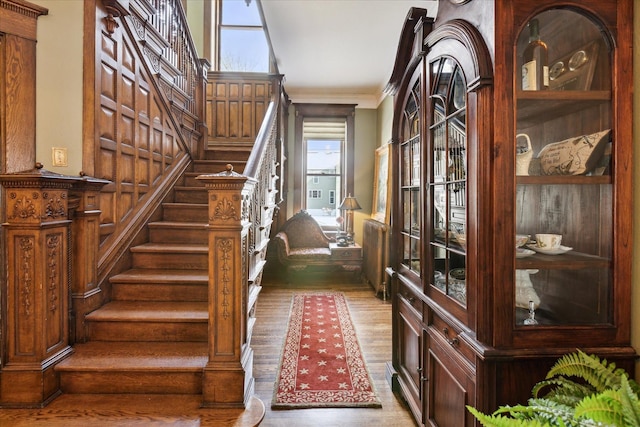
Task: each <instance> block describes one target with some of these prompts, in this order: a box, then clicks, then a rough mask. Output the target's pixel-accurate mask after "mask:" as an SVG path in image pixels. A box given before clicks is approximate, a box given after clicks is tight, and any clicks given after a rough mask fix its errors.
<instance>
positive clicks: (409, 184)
mask: <svg viewBox="0 0 640 427" xmlns="http://www.w3.org/2000/svg"><path fill="white" fill-rule="evenodd" d="M416 75H417V78H416V79H415V80H414V81H413V82H412V84H411V85H410V88H411V90H410V91H408V94H407V99H406V100H405V104H404V110H403V118H402V127H401V130H402V140H401V142H400V165H401V168H400V171H399V174H400V201H401V206H402V215H401V217H400V218H398V220H399V221H400V223H401V227H400V234H401V236H402V237H401V238H402V254H403V255H402V259H401V260H400V263H401V265H402V267H403V269H404V270H405V271H411V272H412V273H414V274H415V275H416V276H415V277H419V276H420V274H421V255H420V254H421V248H420V241H421V238H420V237H421V236H420V229H421V211H420V200H421V193H420V187H421V185H420V183H421V181H422V178H421V167H420V166H421V162H420V152H421V150H420V145H421V138H420V123H421V120H420V115H421V111H422V108H421V96H420V93H421V78H420V74H419V73H416Z"/></svg>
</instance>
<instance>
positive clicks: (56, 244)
mask: <svg viewBox="0 0 640 427" xmlns="http://www.w3.org/2000/svg"><path fill="white" fill-rule="evenodd" d="M46 244H47V270H48V272H47V278H48V281H49V284H48V285H47V294H48V296H47V299H48V300H49V311H52V312H55V311H56V310H57V309H58V293H57V290H58V283H59V271H58V270H59V269H58V256H59V250H60V245H61V242H60V235H58V234H53V235H49V236H47V243H46Z"/></svg>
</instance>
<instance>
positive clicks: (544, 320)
mask: <svg viewBox="0 0 640 427" xmlns="http://www.w3.org/2000/svg"><path fill="white" fill-rule="evenodd" d="M596 22H597V21H596V20H595V19H593V18H592V17H589V16H588V15H587V14H586V12H585V13H581V12H580V11H579V10H577V9H571V10H569V9H551V10H548V11H544V12H542V13H539V14H537V15H536V16H533V17H532V18H531V19H530V20H529V21H528V23H527V25H525V26H524V27H523V28H522V30H521V32H520V35H519V37H518V39H517V40H516V49H515V52H516V54H517V58H515V59H516V60H515V61H514V63H515V64H516V67H515V68H516V69H515V70H514V73H515V76H516V79H515V81H516V82H517V84H516V100H517V104H516V105H517V116H516V134H515V135H514V139H513V140H514V144H516V150H515V152H516V154H515V155H516V159H515V165H516V170H515V175H516V184H517V185H516V194H515V204H516V206H515V208H516V209H515V212H516V218H515V226H516V227H515V228H516V230H515V232H516V240H518V237H521V239H522V240H521V241H520V242H518V243H517V244H516V246H517V248H516V249H515V254H516V260H515V271H514V277H515V307H516V308H515V310H516V316H515V318H516V326H518V327H523V328H527V327H535V325H555V326H562V325H596V324H611V323H612V321H613V319H612V312H613V310H612V306H611V304H612V303H611V299H612V295H613V292H612V288H613V277H612V276H613V274H612V271H613V268H612V257H613V199H614V197H613V195H614V194H613V185H612V179H611V165H612V163H611V155H612V154H611V153H612V150H611V147H612V144H615V141H612V140H611V135H612V134H611V128H612V108H611V101H612V95H611V55H612V54H611V51H610V48H609V47H610V46H611V43H610V41H609V40H608V39H607V38H606V35H605V34H606V31H604V30H603V28H601V27H600V26H599V25H598V24H597V23H596ZM537 39H539V40H537ZM540 42H541V43H542V45H543V47H542V48H541V45H540ZM532 45H536V46H535V49H537V50H538V52H537V53H535V54H533V55H531V54H530V51H531V50H532V49H531V46H532ZM535 49H534V50H535ZM541 49H542V50H541ZM532 73H533V75H534V78H532V77H531V75H532ZM536 75H537V77H538V79H537V81H536V79H535V76H536ZM545 235H547V236H545ZM548 235H552V236H548ZM560 238H561V240H560Z"/></svg>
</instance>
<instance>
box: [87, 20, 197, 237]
mask: <svg viewBox="0 0 640 427" xmlns="http://www.w3.org/2000/svg"><path fill="white" fill-rule="evenodd" d="M121 22H123V21H121ZM123 24H124V22H123ZM98 27H99V28H100V27H101V24H100V23H99V24H98ZM123 27H124V25H121V26H120V27H119V28H117V29H116V30H115V31H114V32H113V33H112V34H109V33H108V32H106V31H104V29H103V31H102V33H101V35H100V38H99V46H98V49H97V55H98V59H99V66H98V68H97V69H96V85H97V86H98V88H97V93H98V94H99V95H98V96H97V97H96V103H97V104H98V107H97V117H96V131H95V145H96V146H95V150H94V151H95V176H96V177H97V178H101V179H106V180H109V181H111V182H112V183H111V184H109V185H107V186H105V187H104V189H103V191H102V193H101V204H100V206H101V208H102V216H101V228H100V230H101V232H100V238H101V242H102V243H103V244H104V243H105V242H106V241H107V239H108V238H109V237H110V236H111V235H114V238H117V237H116V236H118V234H119V231H120V230H122V229H123V228H124V227H125V226H126V224H127V221H129V220H130V219H131V218H132V217H134V216H135V212H136V210H137V209H140V208H141V206H142V205H143V202H144V201H145V195H146V194H148V193H149V192H150V191H152V190H153V189H154V187H155V186H156V185H157V184H158V183H159V182H160V181H161V178H162V177H163V176H164V175H165V174H166V173H167V172H168V171H169V169H170V167H171V165H172V164H174V162H175V160H176V159H177V158H178V157H180V156H181V155H182V154H184V153H185V149H184V145H183V144H182V141H181V136H180V134H179V130H176V128H175V126H174V125H173V123H172V122H171V120H170V111H168V109H167V107H166V106H165V104H164V103H163V99H162V95H161V94H160V93H158V92H157V91H156V89H155V86H154V85H153V84H152V79H153V78H155V77H153V76H151V75H149V74H148V72H147V70H146V68H145V67H144V61H145V59H144V56H141V55H139V54H138V51H137V50H136V44H135V43H138V42H137V41H135V40H132V39H131V38H130V37H129V34H128V33H127V32H126V31H123V29H122V28H123Z"/></svg>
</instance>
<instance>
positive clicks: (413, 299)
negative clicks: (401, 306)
mask: <svg viewBox="0 0 640 427" xmlns="http://www.w3.org/2000/svg"><path fill="white" fill-rule="evenodd" d="M398 298H400V299H401V301H404V302H405V303H406V304H407V305H409V306H411V307H412V308H413V309H414V310H415V311H416V312H418V313H420V318H421V319H422V300H421V299H420V298H418V296H417V295H416V294H415V292H414V291H413V290H412V289H411V288H410V287H409V286H407V285H405V284H404V283H400V285H399V286H398Z"/></svg>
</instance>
